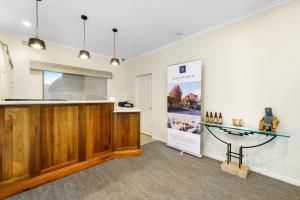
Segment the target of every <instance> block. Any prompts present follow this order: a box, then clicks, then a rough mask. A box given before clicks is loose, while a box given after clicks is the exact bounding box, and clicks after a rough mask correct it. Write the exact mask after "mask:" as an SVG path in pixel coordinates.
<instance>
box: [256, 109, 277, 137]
mask: <svg viewBox="0 0 300 200" xmlns="http://www.w3.org/2000/svg"><path fill="white" fill-rule="evenodd" d="M265 113H266V114H265V116H264V117H263V118H262V119H261V120H260V122H259V130H261V131H272V132H276V131H277V129H278V126H279V123H280V121H279V119H278V118H277V117H276V116H274V115H273V111H272V108H270V107H267V108H265Z"/></svg>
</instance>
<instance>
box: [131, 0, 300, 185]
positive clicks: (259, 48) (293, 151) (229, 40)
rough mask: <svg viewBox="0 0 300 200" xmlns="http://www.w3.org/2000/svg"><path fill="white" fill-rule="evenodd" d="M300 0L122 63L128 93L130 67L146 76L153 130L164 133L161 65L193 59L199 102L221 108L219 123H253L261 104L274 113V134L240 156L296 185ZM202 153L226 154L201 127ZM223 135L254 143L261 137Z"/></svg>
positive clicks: (299, 178) (162, 136)
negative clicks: (278, 134)
mask: <svg viewBox="0 0 300 200" xmlns="http://www.w3.org/2000/svg"><path fill="white" fill-rule="evenodd" d="M299 10H300V1H292V2H290V3H288V4H285V5H283V6H280V7H277V8H274V9H272V10H269V11H267V12H264V13H262V14H259V15H256V16H253V17H250V18H247V19H245V20H243V21H240V22H238V23H235V24H232V25H229V26H226V27H224V28H221V29H218V30H215V31H211V32H209V33H206V34H203V35H201V36H198V37H195V38H193V39H189V40H186V41H183V42H180V43H178V44H176V45H172V46H170V47H167V48H164V49H162V50H160V51H158V52H155V53H152V54H149V55H146V56H143V57H140V58H138V59H135V60H132V61H130V62H128V63H127V67H128V72H127V74H128V96H129V97H130V98H131V99H135V88H136V84H135V80H136V76H137V75H142V74H147V73H152V76H153V81H152V83H153V86H152V88H153V100H152V102H153V117H152V119H153V131H152V132H153V137H154V138H155V139H159V140H162V141H165V140H166V123H167V121H166V120H167V115H166V110H167V104H166V93H167V92H166V66H167V65H170V64H173V63H180V62H185V61H190V60H195V59H202V60H203V62H204V65H205V81H204V91H205V95H204V98H205V103H204V106H205V110H207V111H221V112H222V113H223V115H224V118H225V123H231V119H233V118H243V119H244V121H245V123H246V126H248V127H253V128H256V127H257V126H258V122H259V120H260V118H261V117H262V116H263V114H264V108H265V107H266V106H272V108H273V110H274V112H275V113H276V114H277V115H278V116H279V119H280V121H281V124H280V131H283V132H286V133H288V134H290V135H291V138H290V139H282V138H278V139H276V140H275V141H274V142H272V143H270V144H268V145H266V146H264V147H261V148H257V149H249V150H245V154H246V157H245V162H246V163H247V164H249V165H250V167H251V168H252V169H253V170H255V171H258V172H261V173H263V174H266V175H269V176H272V177H275V178H278V179H281V180H284V181H287V182H290V183H293V184H297V185H299V186H300V156H299V155H298V154H299V146H300V128H299V126H300V125H299V124H300V123H299V120H300V118H299V116H300V89H299V88H300V23H299V21H300V12H299ZM204 135H205V136H204V137H205V139H204V143H205V145H204V154H205V155H207V156H209V157H213V158H216V159H219V160H224V159H225V145H223V144H221V143H219V142H218V141H217V140H215V139H214V138H212V136H210V135H209V134H208V133H207V132H205V134H204ZM220 135H221V136H223V138H226V139H227V140H234V141H235V144H236V145H235V149H236V147H238V145H237V144H239V143H246V144H255V143H258V142H262V141H265V140H266V139H267V138H266V137H259V138H235V137H230V136H226V135H224V134H222V133H220Z"/></svg>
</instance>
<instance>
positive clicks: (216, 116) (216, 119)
mask: <svg viewBox="0 0 300 200" xmlns="http://www.w3.org/2000/svg"><path fill="white" fill-rule="evenodd" d="M218 122H219V119H218V113H217V112H215V117H214V123H215V124H217V123H218Z"/></svg>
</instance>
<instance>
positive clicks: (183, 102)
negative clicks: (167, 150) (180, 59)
mask: <svg viewBox="0 0 300 200" xmlns="http://www.w3.org/2000/svg"><path fill="white" fill-rule="evenodd" d="M201 64H202V62H201V60H198V61H193V62H187V63H182V64H176V65H170V66H168V67H167V92H168V94H167V101H168V121H167V127H168V128H167V132H168V138H167V146H170V147H172V148H175V149H178V150H180V151H182V152H185V153H189V154H192V155H194V156H197V157H201V152H200V140H201V137H200V133H201V126H200V125H199V122H200V120H201V113H202V112H201V86H202V82H201V71H202V68H201Z"/></svg>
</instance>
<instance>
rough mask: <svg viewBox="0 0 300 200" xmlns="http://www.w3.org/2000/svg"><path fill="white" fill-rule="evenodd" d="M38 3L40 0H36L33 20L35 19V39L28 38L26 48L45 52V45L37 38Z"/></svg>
mask: <svg viewBox="0 0 300 200" xmlns="http://www.w3.org/2000/svg"><path fill="white" fill-rule="evenodd" d="M39 1H42V0H36V11H35V12H36V13H35V18H36V24H35V25H36V30H35V37H32V38H29V40H28V43H27V44H28V46H29V47H31V48H34V49H38V50H45V49H46V45H45V42H44V41H43V40H41V39H40V38H39V5H38V4H39Z"/></svg>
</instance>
